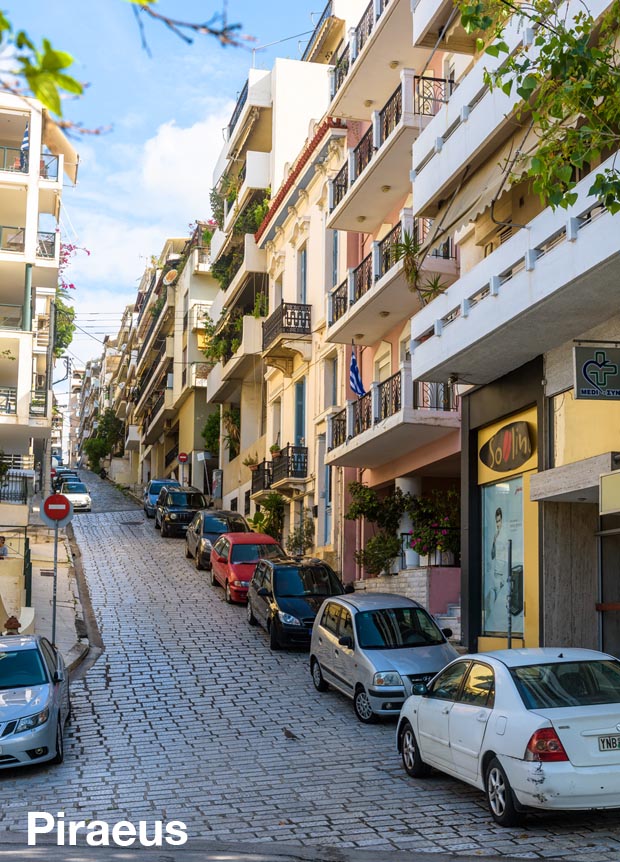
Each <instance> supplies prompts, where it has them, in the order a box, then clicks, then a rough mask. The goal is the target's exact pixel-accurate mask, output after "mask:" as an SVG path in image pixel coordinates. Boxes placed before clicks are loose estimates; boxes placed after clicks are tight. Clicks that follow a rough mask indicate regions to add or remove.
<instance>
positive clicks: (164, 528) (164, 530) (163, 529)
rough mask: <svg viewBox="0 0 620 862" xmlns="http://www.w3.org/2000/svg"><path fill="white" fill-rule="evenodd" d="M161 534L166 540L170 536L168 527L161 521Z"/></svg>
mask: <svg viewBox="0 0 620 862" xmlns="http://www.w3.org/2000/svg"><path fill="white" fill-rule="evenodd" d="M161 534H162V536H165V537H166V538H167V537H168V536H169V535H170V532H169V531H168V525H167V524H166V523H165V522H164V521H162V524H161Z"/></svg>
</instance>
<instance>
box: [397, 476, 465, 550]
mask: <svg viewBox="0 0 620 862" xmlns="http://www.w3.org/2000/svg"><path fill="white" fill-rule="evenodd" d="M408 511H409V515H410V517H411V520H412V522H413V527H412V529H411V531H410V540H409V546H410V547H411V548H412V549H413V550H414V551H416V553H418V554H421V555H422V556H426V555H427V554H432V553H434V552H435V551H451V552H452V553H453V554H454V555H455V557H458V556H459V554H460V550H461V533H460V512H461V501H460V496H459V494H458V492H457V491H454V490H447V491H440V490H435V491H433V492H432V493H430V494H425V495H423V496H421V497H413V498H412V499H411V504H410V506H409V509H408Z"/></svg>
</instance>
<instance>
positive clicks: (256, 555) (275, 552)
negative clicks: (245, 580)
mask: <svg viewBox="0 0 620 862" xmlns="http://www.w3.org/2000/svg"><path fill="white" fill-rule="evenodd" d="M285 556H286V554H285V553H284V550H283V548H281V547H280V545H277V544H274V545H271V544H269V545H265V544H251V545H233V547H232V555H231V560H230V561H231V563H257V562H258V561H259V560H278V559H281V558H282V557H285Z"/></svg>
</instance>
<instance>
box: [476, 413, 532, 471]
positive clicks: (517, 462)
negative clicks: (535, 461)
mask: <svg viewBox="0 0 620 862" xmlns="http://www.w3.org/2000/svg"><path fill="white" fill-rule="evenodd" d="M531 457H532V440H531V437H530V430H529V427H528V424H527V422H511V423H510V424H509V425H504V426H503V428H500V429H499V431H497V432H496V433H495V434H494V435H493V436H492V437H491V439H490V440H487V442H486V443H485V444H484V446H482V448H481V449H480V460H481V461H482V463H483V464H484V465H485V466H487V467H489V468H490V469H491V470H494V471H495V472H496V473H509V472H511V471H512V470H517V469H518V468H519V467H522V466H523V464H525V463H526V461H529V459H530V458H531Z"/></svg>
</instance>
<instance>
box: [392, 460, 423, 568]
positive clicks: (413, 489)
mask: <svg viewBox="0 0 620 862" xmlns="http://www.w3.org/2000/svg"><path fill="white" fill-rule="evenodd" d="M394 484H395V486H396V487H397V488H400V490H401V491H402V492H403V494H407V493H409V494H411V495H412V496H413V497H419V496H420V494H421V493H422V479H421V478H420V477H419V476H403V477H402V478H400V479H396V480H395V482H394ZM412 526H413V523H412V521H411V518H410V517H409V515H408V514H404V515H403V517H402V518H401V519H400V526H399V532H400V533H408V532H409V530H410V529H411V527H412ZM405 565H406V566H407V568H408V569H412V568H415V567H416V566H419V565H420V556H419V554H417V553H416V552H415V551H413V550H411V549H409V550H406V551H405Z"/></svg>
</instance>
